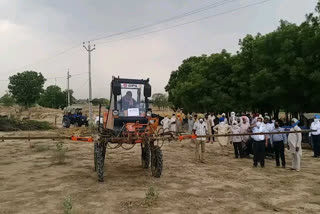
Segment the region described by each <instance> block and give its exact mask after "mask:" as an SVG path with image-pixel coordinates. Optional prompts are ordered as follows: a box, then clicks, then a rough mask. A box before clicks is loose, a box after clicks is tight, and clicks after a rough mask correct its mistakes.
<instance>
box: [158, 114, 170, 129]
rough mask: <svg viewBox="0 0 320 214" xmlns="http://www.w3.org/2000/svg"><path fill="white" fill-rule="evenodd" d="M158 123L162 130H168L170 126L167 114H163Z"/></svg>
mask: <svg viewBox="0 0 320 214" xmlns="http://www.w3.org/2000/svg"><path fill="white" fill-rule="evenodd" d="M160 124H161V125H162V128H163V130H164V131H169V128H170V119H169V118H168V114H165V115H164V118H163V119H162V120H161V122H160Z"/></svg>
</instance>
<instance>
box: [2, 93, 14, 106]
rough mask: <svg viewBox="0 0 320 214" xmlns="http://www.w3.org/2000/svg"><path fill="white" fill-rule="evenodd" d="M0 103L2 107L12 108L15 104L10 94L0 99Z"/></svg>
mask: <svg viewBox="0 0 320 214" xmlns="http://www.w3.org/2000/svg"><path fill="white" fill-rule="evenodd" d="M0 103H2V104H3V105H4V106H13V105H14V104H15V100H14V98H13V97H12V95H11V94H9V93H6V94H5V95H3V96H2V97H1V98H0Z"/></svg>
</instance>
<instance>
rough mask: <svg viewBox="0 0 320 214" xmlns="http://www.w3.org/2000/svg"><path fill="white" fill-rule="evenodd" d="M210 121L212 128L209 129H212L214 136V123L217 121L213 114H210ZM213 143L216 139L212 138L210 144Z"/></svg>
mask: <svg viewBox="0 0 320 214" xmlns="http://www.w3.org/2000/svg"><path fill="white" fill-rule="evenodd" d="M208 119H209V121H210V126H209V127H208V128H209V129H211V134H214V131H213V127H214V121H215V119H216V116H214V113H213V112H211V113H210V115H209V117H208ZM213 141H214V137H211V138H210V142H211V143H213Z"/></svg>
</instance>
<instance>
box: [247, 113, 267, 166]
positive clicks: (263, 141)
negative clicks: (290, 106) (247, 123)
mask: <svg viewBox="0 0 320 214" xmlns="http://www.w3.org/2000/svg"><path fill="white" fill-rule="evenodd" d="M262 121H263V118H262V117H258V118H257V123H256V124H255V125H253V126H251V127H252V132H253V133H262V132H267V129H266V128H265V126H264V124H263V122H262ZM251 138H252V139H253V167H257V166H258V162H259V163H260V166H261V167H262V168H264V166H265V162H264V158H265V151H266V146H267V145H268V136H267V135H252V136H251Z"/></svg>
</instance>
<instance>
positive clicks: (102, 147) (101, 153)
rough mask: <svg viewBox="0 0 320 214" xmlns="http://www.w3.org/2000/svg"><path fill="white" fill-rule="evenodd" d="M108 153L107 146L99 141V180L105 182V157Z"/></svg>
mask: <svg viewBox="0 0 320 214" xmlns="http://www.w3.org/2000/svg"><path fill="white" fill-rule="evenodd" d="M105 155H106V146H105V144H104V143H98V145H97V173H98V181H99V182H103V181H104V179H103V174H104V173H103V171H104V159H105Z"/></svg>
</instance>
